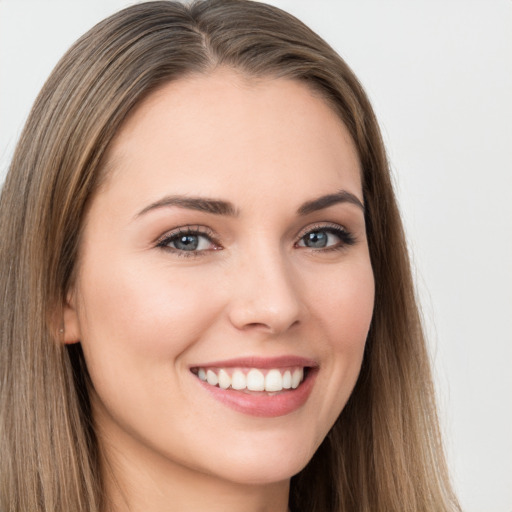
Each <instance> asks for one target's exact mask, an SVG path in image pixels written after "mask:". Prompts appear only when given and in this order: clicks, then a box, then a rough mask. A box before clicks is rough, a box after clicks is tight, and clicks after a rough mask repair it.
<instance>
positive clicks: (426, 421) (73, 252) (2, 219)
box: [0, 0, 459, 512]
mask: <svg viewBox="0 0 512 512" xmlns="http://www.w3.org/2000/svg"><path fill="white" fill-rule="evenodd" d="M221 65H222V66H228V67H231V68H234V69H236V70H238V71H239V72H241V73H243V74H245V75H246V76H249V77H288V78H291V79H295V80H299V81H301V82H303V83H306V84H307V85H308V86H309V87H311V88H313V89H314V90H316V91H317V92H319V93H320V94H322V95H323V97H324V98H325V100H326V101H327V102H328V103H329V104H330V105H331V107H332V108H333V109H334V110H335V111H336V112H337V113H338V114H339V116H340V118H341V120H342V121H343V122H344V123H345V125H346V126H347V128H348V130H349V131H350V133H351V135H352V138H353V140H354V143H355V145H356V147H357V150H358V153H359V158H360V161H361V165H362V169H363V171H362V172H363V194H364V201H365V204H366V228H367V233H368V241H369V247H370V255H371V261H372V266H373V271H374V275H375V283H376V301H375V311H374V316H373V320H372V325H371V329H370V333H369V336H368V341H367V345H366V352H365V356H364V361H363V365H362V369H361V374H360V377H359V379H358V382H357V384H356V387H355V389H354V391H353V393H352V396H351V398H350V400H349V402H348V403H347V405H346V407H345V408H344V410H343V411H342V413H341V415H340V417H339V418H338V420H337V421H336V423H335V425H334V427H333V428H332V430H331V431H330V433H329V435H328V436H327V438H326V439H325V441H324V442H323V444H322V445H321V447H320V448H319V450H318V451H317V453H316V454H315V455H314V457H313V459H312V460H311V461H310V463H309V464H308V465H307V466H306V468H305V469H304V470H303V471H301V472H300V473H299V474H298V475H296V476H295V477H293V479H292V483H291V493H290V505H291V507H292V508H295V509H297V510H304V511H308V512H312V511H316V512H342V511H343V512H349V511H351V512H356V511H357V512H363V511H367V512H370V511H371V512H379V511H381V512H390V511H399V510H400V511H432V510H435V511H437V512H442V511H454V510H459V507H458V505H457V500H456V498H455V496H454V494H453V492H452V490H451V488H450V484H449V480H448V475H447V470H446V465H445V461H444V456H443V452H442V446H441V442H440V437H439V430H438V422H437V418H436V408H435V402H434V393H433V386H432V379H431V375H430V369H429V358H428V354H427V351H426V348H425V342H424V339H423V335H422V329H421V324H420V318H419V314H418V308H417V305H416V301H415V295H414V289H413V284H412V279H411V273H410V266H409V261H408V254H407V247H406V243H405V240H404V235H403V230H402V225H401V221H400V216H399V212H398V209H397V205H396V201H395V197H394V193H393V189H392V184H391V180H390V175H389V170H388V164H387V161H386V155H385V151H384V147H383V144H382V140H381V136H380V132H379V128H378V125H377V122H376V119H375V116H374V114H373V111H372V108H371V106H370V104H369V102H368V99H367V97H366V95H365V93H364V91H363V89H362V88H361V86H360V84H359V82H358V81H357V79H356V78H355V76H354V75H353V73H352V72H351V70H350V69H349V68H348V66H347V65H346V64H345V62H344V61H343V60H342V59H341V58H340V57H339V56H338V55H337V54H336V53H335V52H334V50H333V49H332V48H330V47H329V46H328V45H327V44H326V43H325V42H324V41H323V40H322V39H321V38H320V37H319V36H317V35H316V34H315V33H313V32H312V31H311V30H310V29H308V28H307V27H306V26H305V25H303V24H302V23H301V22H300V21H298V20H297V19H295V18H294V17H292V16H291V15H289V14H287V13H285V12H283V11H281V10H279V9H277V8H275V7H271V6H268V5H264V4H259V3H254V2H249V1H243V0H212V1H209V0H207V1H204V2H195V3H193V4H192V5H190V6H185V5H182V4H179V3H174V2H168V1H157V2H148V3H143V4H139V5H136V6H133V7H130V8H128V9H125V10H123V11H121V12H119V13H117V14H115V15H113V16H112V17H110V18H108V19H106V20H104V21H103V22H101V23H99V24H98V25H96V26H95V27H94V28H92V29H91V30H90V31H89V32H88V33H87V34H85V35H84V36H83V37H82V38H81V39H79V40H78V41H77V42H76V43H75V45H74V46H73V47H72V48H71V49H70V50H69V51H68V52H67V53H66V55H65V56H64V57H63V58H62V60H61V61H60V62H59V64H58V65H57V66H56V68H55V70H54V71H53V73H52V74H51V76H50V78H49V79H48V81H47V83H46V84H45V86H44V87H43V89H42V91H41V93H40V94H39V96H38V98H37V100H36V102H35V104H34V107H33V109H32V112H31V114H30V116H29V119H28V121H27V124H26V126H25V129H24V131H23V133H22V135H21V138H20V141H19V144H18V146H17V150H16V152H15V154H14V157H13V160H12V164H11V167H10V170H9V173H8V176H7V179H6V182H5V185H4V187H3V190H2V194H1V197H0V240H1V246H0V283H1V284H0V291H1V293H2V296H3V297H2V305H1V309H0V335H1V338H0V365H1V366H0V367H1V372H2V373H1V375H0V381H1V393H0V454H1V458H0V510H2V512H8V511H12V512H22V511H23V512H27V511H29V510H30V511H31V512H43V511H47V512H49V511H52V512H69V511H73V512H99V511H101V510H103V509H104V508H105V497H104V496H103V495H102V484H101V479H100V471H99V454H98V448H97V442H96V438H95V434H94V429H93V426H92V424H91V417H90V406H89V399H88V393H87V389H88V381H87V370H86V368H85V365H84V362H83V357H82V355H81V350H80V346H79V344H77V345H73V346H64V344H62V343H61V342H60V341H59V327H60V322H61V312H62V305H63V304H64V303H65V300H66V294H67V290H68V289H69V287H70V284H71V282H72V279H73V274H74V269H75V266H76V263H77V253H78V247H79V241H80V232H81V227H82V222H83V219H84V214H85V211H86V209H87V205H88V203H89V201H90V199H91V197H92V196H93V195H94V192H95V190H96V189H97V187H98V186H99V183H100V180H101V177H102V176H103V175H104V174H105V171H104V165H103V162H104V156H105V154H106V150H107V148H108V147H109V143H110V142H111V140H112V139H113V137H114V136H115V134H116V133H117V131H118V130H119V127H120V126H121V125H122V123H123V120H124V119H126V117H127V115H128V114H129V112H130V111H131V110H132V108H133V107H134V106H135V105H137V104H138V103H139V102H140V101H141V100H142V99H143V98H144V97H146V96H147V95H148V94H150V93H151V92H152V91H154V90H155V89H157V88H158V87H160V86H161V85H162V84H164V83H167V82H169V81H172V80H175V79H178V78H181V77H183V76H185V75H187V74H192V73H208V72H210V71H211V70H212V69H213V68H215V67H217V66H221Z"/></svg>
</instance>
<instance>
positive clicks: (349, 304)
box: [310, 259, 375, 351]
mask: <svg viewBox="0 0 512 512" xmlns="http://www.w3.org/2000/svg"><path fill="white" fill-rule="evenodd" d="M311 289H315V290H316V292H315V293H314V296H312V297H311V298H310V304H311V305H314V308H315V309H314V312H315V316H316V317H317V318H319V319H321V320H319V321H321V322H322V323H323V325H325V326H326V328H327V329H328V332H329V341H330V345H331V348H334V349H339V350H350V349H354V350H356V351H360V350H361V348H364V344H365V342H366V337H367V334H368V330H369V327H370V322H371V319H372V315H373V306H374V299H375V283H374V279H373V271H372V268H371V264H370V261H369V259H361V260H356V261H354V262H353V263H351V262H349V263H348V264H347V265H345V266H341V267H340V268H339V270H338V274H337V275H332V274H331V275H330V276H328V278H326V279H325V281H324V286H322V287H321V289H319V288H318V287H316V288H312V287H311Z"/></svg>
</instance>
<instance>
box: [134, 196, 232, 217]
mask: <svg viewBox="0 0 512 512" xmlns="http://www.w3.org/2000/svg"><path fill="white" fill-rule="evenodd" d="M166 206H178V207H180V208H186V209H188V210H197V211H200V212H206V213H213V214H215V215H228V216H230V217H236V216H238V213H239V212H238V210H237V209H236V208H235V207H234V206H233V204H232V203H230V202H228V201H222V200H220V199H209V198H206V197H189V196H166V197H163V198H162V199H159V200H158V201H156V202H154V203H151V204H150V205H149V206H146V208H144V209H143V210H141V211H140V212H139V213H138V214H137V215H136V217H140V216H141V215H144V214H145V213H147V212H149V211H151V210H156V209H157V208H163V207H166Z"/></svg>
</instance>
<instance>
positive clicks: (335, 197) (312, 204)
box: [297, 190, 365, 215]
mask: <svg viewBox="0 0 512 512" xmlns="http://www.w3.org/2000/svg"><path fill="white" fill-rule="evenodd" d="M339 203H350V204H353V205H355V206H358V207H359V208H361V210H363V213H364V210H365V208H364V205H363V203H362V202H361V201H360V200H359V198H358V197H357V196H355V195H354V194H352V193H351V192H348V191H346V190H340V191H339V192H336V193H335V194H327V195H325V196H321V197H319V198H317V199H313V200H312V201H307V202H305V203H304V204H303V205H302V206H301V207H300V208H299V209H298V210H297V213H298V214H299V215H308V214H310V213H313V212H316V211H318V210H323V209H324V208H328V207H329V206H333V205H335V204H339Z"/></svg>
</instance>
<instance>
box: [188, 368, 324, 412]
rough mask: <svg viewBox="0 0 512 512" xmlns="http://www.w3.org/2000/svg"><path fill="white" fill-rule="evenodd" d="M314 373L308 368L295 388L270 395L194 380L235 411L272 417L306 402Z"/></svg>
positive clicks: (295, 408)
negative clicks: (224, 387) (304, 376)
mask: <svg viewBox="0 0 512 512" xmlns="http://www.w3.org/2000/svg"><path fill="white" fill-rule="evenodd" d="M316 374H317V371H316V369H309V371H308V374H307V376H306V378H305V379H304V380H303V381H302V382H301V384H300V386H299V387H298V388H297V389H290V390H286V391H282V392H279V393H276V394H272V395H270V394H266V393H263V392H261V393H257V394H256V393H255V394H251V393H244V392H243V391H235V390H233V389H222V388H219V387H217V386H211V385H210V384H207V383H206V382H203V381H202V380H199V379H198V378H196V380H197V382H198V383H199V384H201V385H202V386H203V387H204V389H206V390H207V391H208V392H209V393H211V395H212V396H213V398H215V399H216V400H218V401H219V402H222V403H223V404H224V405H227V406H228V407H230V408H231V409H234V410H235V411H238V412H241V413H243V414H249V415H251V416H260V417H264V418H274V417H277V416H284V415H286V414H290V413H292V412H294V411H296V410H297V409H299V408H300V407H302V406H303V405H304V404H305V403H306V400H307V399H308V397H309V395H310V394H311V391H312V389H313V385H314V383H315V379H316Z"/></svg>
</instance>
